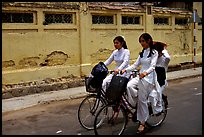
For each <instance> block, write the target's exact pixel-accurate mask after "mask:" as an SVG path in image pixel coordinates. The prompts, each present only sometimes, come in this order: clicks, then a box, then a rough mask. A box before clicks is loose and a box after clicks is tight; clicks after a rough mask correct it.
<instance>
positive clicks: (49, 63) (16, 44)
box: [2, 2, 202, 84]
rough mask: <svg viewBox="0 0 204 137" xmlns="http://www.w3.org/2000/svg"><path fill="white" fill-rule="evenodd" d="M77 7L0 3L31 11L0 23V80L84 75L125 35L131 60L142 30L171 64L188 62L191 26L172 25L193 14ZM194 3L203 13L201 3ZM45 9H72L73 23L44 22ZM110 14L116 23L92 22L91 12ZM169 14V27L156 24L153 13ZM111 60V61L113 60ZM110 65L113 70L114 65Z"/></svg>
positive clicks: (199, 29)
mask: <svg viewBox="0 0 204 137" xmlns="http://www.w3.org/2000/svg"><path fill="white" fill-rule="evenodd" d="M79 6H80V8H79V10H77V9H68V8H67V9H63V8H45V7H43V8H36V7H34V8H31V7H26V6H19V7H13V6H7V7H2V10H3V11H24V12H27V11H32V12H33V13H35V14H34V15H35V17H36V18H34V23H31V24H8V23H3V24H2V76H3V77H2V83H3V84H11V83H13V84H14V83H19V82H27V81H35V80H43V79H45V78H58V77H63V76H68V75H74V76H84V75H88V74H89V73H90V71H91V69H92V67H93V66H94V65H95V64H96V63H98V62H99V61H105V60H106V59H107V58H108V57H109V56H110V54H111V52H112V51H113V50H114V46H113V39H114V37H115V36H117V35H123V36H124V37H125V40H126V42H127V45H128V48H129V49H130V52H131V64H132V63H133V62H134V61H135V59H136V58H137V56H138V54H139V52H140V51H141V46H140V44H139V42H138V38H139V36H140V35H141V34H142V33H143V32H148V33H150V34H151V35H152V37H153V39H154V40H156V41H163V42H166V43H167V44H168V50H169V53H170V55H171V62H170V65H176V64H179V63H183V62H192V56H193V54H192V40H193V34H192V27H193V26H192V25H189V26H187V27H184V26H176V25H175V24H174V21H173V20H174V18H175V17H177V16H182V17H184V16H189V15H191V13H184V15H182V14H175V13H165V14H160V13H158V12H155V11H154V12H153V13H152V15H147V14H146V12H143V11H138V12H136V11H134V10H108V9H105V10H96V9H88V10H87V5H86V2H84V3H83V2H82V3H80V4H79ZM194 6H198V7H199V8H197V9H198V10H199V13H201V17H202V12H200V10H201V11H202V7H201V8H200V4H195V5H194ZM44 12H56V13H72V14H73V15H74V16H73V17H74V19H73V21H74V22H73V24H66V25H64V24H50V25H43V21H44ZM96 13H100V14H105V15H109V14H111V15H114V17H115V20H114V24H111V25H110V24H102V25H101V24H100V25H98V24H92V20H91V17H92V14H96ZM132 14H134V15H135V14H136V15H139V16H142V18H141V24H140V25H122V24H121V21H120V20H121V15H132ZM158 15H161V16H164V15H165V16H169V17H171V18H170V23H171V24H170V25H164V26H157V25H154V22H153V17H154V16H158ZM199 16H200V15H199ZM197 41H198V42H197V62H202V58H201V57H202V27H201V26H198V25H197ZM113 64H114V63H113ZM113 64H112V65H111V66H110V67H109V68H110V69H112V68H113V66H114V65H113Z"/></svg>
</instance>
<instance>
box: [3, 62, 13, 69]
mask: <svg viewBox="0 0 204 137" xmlns="http://www.w3.org/2000/svg"><path fill="white" fill-rule="evenodd" d="M14 66H15V62H14V61H13V60H9V61H2V68H8V67H14Z"/></svg>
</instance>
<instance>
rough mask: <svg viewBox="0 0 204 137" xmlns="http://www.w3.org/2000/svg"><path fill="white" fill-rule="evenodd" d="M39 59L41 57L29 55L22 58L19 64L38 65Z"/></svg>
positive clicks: (20, 65) (23, 65)
mask: <svg viewBox="0 0 204 137" xmlns="http://www.w3.org/2000/svg"><path fill="white" fill-rule="evenodd" d="M39 59H40V58H39V57H27V58H23V59H22V60H20V61H19V63H18V64H19V67H20V68H27V67H34V66H38V60H39Z"/></svg>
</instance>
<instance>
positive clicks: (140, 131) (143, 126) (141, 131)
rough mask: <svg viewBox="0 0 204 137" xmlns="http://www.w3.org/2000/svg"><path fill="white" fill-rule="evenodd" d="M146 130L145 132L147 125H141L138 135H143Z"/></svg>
mask: <svg viewBox="0 0 204 137" xmlns="http://www.w3.org/2000/svg"><path fill="white" fill-rule="evenodd" d="M144 130H145V125H143V124H140V125H139V127H138V129H137V133H138V134H141V133H143V132H144Z"/></svg>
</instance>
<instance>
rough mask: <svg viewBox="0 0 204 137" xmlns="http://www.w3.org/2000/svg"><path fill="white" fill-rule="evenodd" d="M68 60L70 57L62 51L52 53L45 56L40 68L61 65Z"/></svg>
mask: <svg viewBox="0 0 204 137" xmlns="http://www.w3.org/2000/svg"><path fill="white" fill-rule="evenodd" d="M68 58H70V57H69V56H68V55H67V54H65V53H64V52H62V51H53V52H52V53H51V54H49V55H47V57H46V58H45V59H44V62H42V63H41V64H40V66H55V65H63V64H65V62H66V61H67V59H68Z"/></svg>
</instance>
